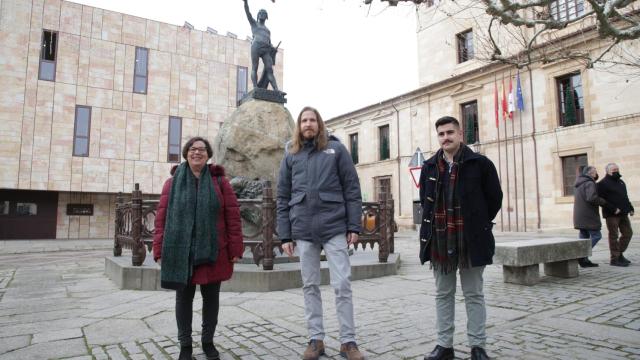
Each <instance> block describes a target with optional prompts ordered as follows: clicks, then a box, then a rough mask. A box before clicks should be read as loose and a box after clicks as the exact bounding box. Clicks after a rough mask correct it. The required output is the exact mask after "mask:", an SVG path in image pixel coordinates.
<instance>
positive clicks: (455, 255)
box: [420, 116, 502, 360]
mask: <svg viewBox="0 0 640 360" xmlns="http://www.w3.org/2000/svg"><path fill="white" fill-rule="evenodd" d="M435 125H436V131H437V133H438V142H439V143H440V147H441V149H440V150H438V152H436V154H435V155H434V156H433V157H431V158H430V159H429V160H426V161H425V162H424V164H423V166H422V172H421V173H420V202H421V204H422V210H423V212H422V226H421V227H420V261H421V262H422V263H423V264H424V263H425V262H427V261H431V267H432V268H433V273H434V277H435V280H436V315H437V323H436V327H437V333H438V340H437V345H436V347H435V349H433V351H432V352H431V353H430V354H428V355H426V356H425V357H424V358H425V360H442V359H453V358H454V349H453V332H454V314H455V292H456V281H457V280H456V272H458V271H459V272H460V282H461V285H462V292H463V294H464V299H465V300H464V301H465V306H466V309H467V336H468V337H469V345H470V347H471V359H472V360H481V359H489V357H488V356H487V353H486V352H485V350H484V347H485V344H486V333H485V323H486V317H487V313H486V307H485V303H484V293H483V279H482V273H483V271H484V268H485V265H489V264H491V263H493V254H494V250H495V239H494V238H493V234H492V232H491V229H492V227H493V223H492V220H493V218H494V217H495V216H496V214H497V213H498V210H500V207H501V205H502V189H501V188H500V180H499V178H498V173H497V172H496V168H495V166H494V165H493V163H492V162H491V160H489V159H488V158H487V157H485V156H483V155H480V154H478V153H475V152H473V151H472V150H471V149H470V148H468V147H467V146H466V145H465V144H463V143H462V130H461V129H460V123H459V122H458V120H456V119H455V118H453V117H450V116H445V117H442V118H440V119H438V121H436V124H435Z"/></svg>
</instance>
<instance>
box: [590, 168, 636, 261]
mask: <svg viewBox="0 0 640 360" xmlns="http://www.w3.org/2000/svg"><path fill="white" fill-rule="evenodd" d="M605 171H606V172H607V175H606V176H605V177H604V179H602V180H600V182H599V183H598V194H599V195H600V196H601V197H603V198H604V199H605V200H607V202H609V203H610V204H611V205H612V206H614V207H615V208H616V211H613V212H612V211H611V209H607V208H602V217H604V219H605V221H606V224H607V230H608V232H609V251H610V253H611V261H610V264H611V265H613V266H629V264H631V261H629V260H628V259H627V258H625V257H624V252H625V251H626V250H627V247H628V246H629V242H630V241H631V236H633V230H632V229H631V221H629V216H633V213H634V209H633V205H631V201H629V195H628V194H627V185H626V184H625V183H624V181H622V179H621V177H622V175H621V174H620V167H619V166H618V165H617V164H615V163H609V164H607V166H606V167H605ZM618 235H620V236H619V237H618Z"/></svg>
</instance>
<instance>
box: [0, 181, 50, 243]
mask: <svg viewBox="0 0 640 360" xmlns="http://www.w3.org/2000/svg"><path fill="white" fill-rule="evenodd" d="M57 209H58V193H57V192H54V191H29V190H0V239H2V240H10V239H55V238H56V220H57Z"/></svg>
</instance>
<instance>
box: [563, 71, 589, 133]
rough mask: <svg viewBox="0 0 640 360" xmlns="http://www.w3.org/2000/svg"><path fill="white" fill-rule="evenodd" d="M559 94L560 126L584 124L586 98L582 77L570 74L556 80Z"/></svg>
mask: <svg viewBox="0 0 640 360" xmlns="http://www.w3.org/2000/svg"><path fill="white" fill-rule="evenodd" d="M556 87H557V92H558V110H559V121H558V123H559V125H560V126H572V125H577V124H584V98H583V89H582V77H581V76H580V74H569V75H565V76H562V77H559V78H557V79H556Z"/></svg>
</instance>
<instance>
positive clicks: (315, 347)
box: [302, 339, 324, 360]
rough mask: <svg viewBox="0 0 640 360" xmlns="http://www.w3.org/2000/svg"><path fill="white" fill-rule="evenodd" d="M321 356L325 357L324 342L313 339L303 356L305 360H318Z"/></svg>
mask: <svg viewBox="0 0 640 360" xmlns="http://www.w3.org/2000/svg"><path fill="white" fill-rule="evenodd" d="M320 355H324V342H323V341H322V340H315V339H311V340H310V341H309V345H307V348H306V350H305V351H304V354H303V355H302V359H303V360H318V358H319V357H320Z"/></svg>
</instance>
